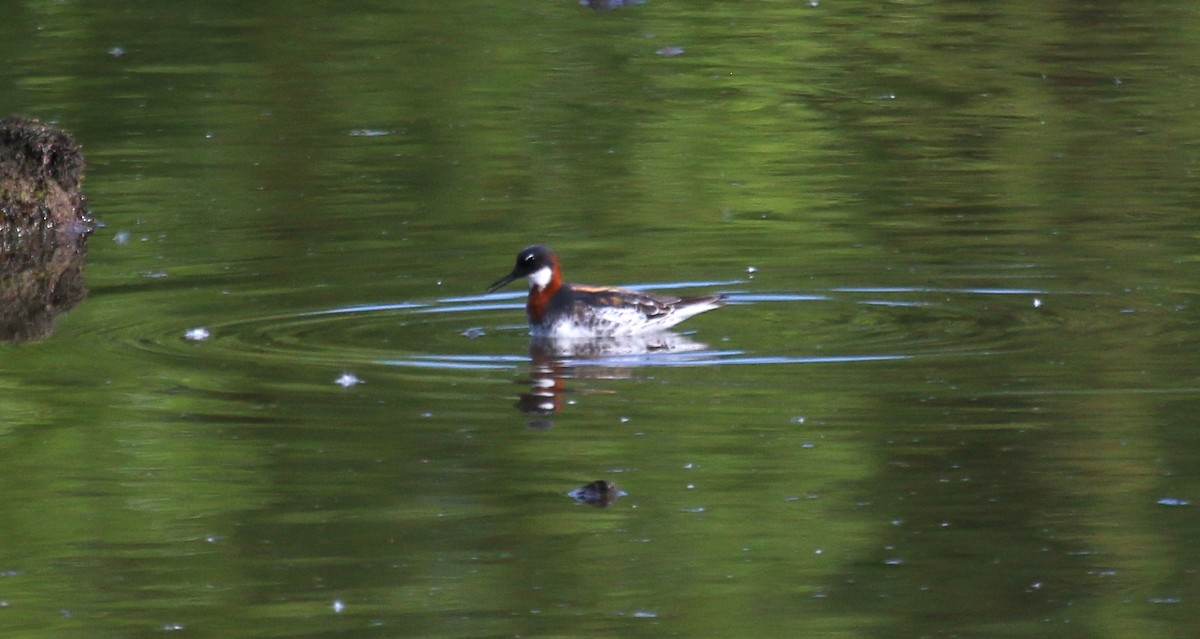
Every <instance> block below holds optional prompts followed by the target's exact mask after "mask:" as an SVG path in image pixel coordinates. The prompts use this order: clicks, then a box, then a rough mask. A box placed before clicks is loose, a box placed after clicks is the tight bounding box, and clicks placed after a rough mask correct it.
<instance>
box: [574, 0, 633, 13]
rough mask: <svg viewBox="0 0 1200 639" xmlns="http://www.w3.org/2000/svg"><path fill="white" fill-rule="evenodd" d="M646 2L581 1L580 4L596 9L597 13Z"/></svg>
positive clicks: (626, 0)
mask: <svg viewBox="0 0 1200 639" xmlns="http://www.w3.org/2000/svg"><path fill="white" fill-rule="evenodd" d="M645 1H646V0H579V4H580V5H582V6H585V7H590V8H592V9H595V10H596V11H612V10H613V9H616V8H617V7H626V6H632V5H635V4H642V3H643V2H645Z"/></svg>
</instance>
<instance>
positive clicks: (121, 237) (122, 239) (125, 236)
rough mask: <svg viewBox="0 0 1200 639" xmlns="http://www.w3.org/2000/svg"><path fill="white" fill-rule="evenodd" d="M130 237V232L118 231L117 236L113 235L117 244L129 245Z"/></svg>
mask: <svg viewBox="0 0 1200 639" xmlns="http://www.w3.org/2000/svg"><path fill="white" fill-rule="evenodd" d="M130 237H131V235H130V233H129V231H117V233H116V235H113V241H114V242H116V243H117V244H128V243H129V238H130Z"/></svg>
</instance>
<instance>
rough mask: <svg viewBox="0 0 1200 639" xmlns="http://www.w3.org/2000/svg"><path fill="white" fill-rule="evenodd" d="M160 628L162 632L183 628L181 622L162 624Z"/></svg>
mask: <svg viewBox="0 0 1200 639" xmlns="http://www.w3.org/2000/svg"><path fill="white" fill-rule="evenodd" d="M162 629H163V631H164V632H175V631H178V630H183V624H181V623H168V624H163V627H162Z"/></svg>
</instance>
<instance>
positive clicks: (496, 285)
mask: <svg viewBox="0 0 1200 639" xmlns="http://www.w3.org/2000/svg"><path fill="white" fill-rule="evenodd" d="M515 279H517V275H515V274H513V273H509V274H508V275H505V276H504V277H502V278H500V279H498V280H496V282H495V283H494V284H492V285H491V286H489V287H488V289H487V290H486V291H484V293H492V292H494V291H495V290H496V289H498V288H500V287H502V286H504V285H506V284H508V283H509V282H511V281H513V280H515Z"/></svg>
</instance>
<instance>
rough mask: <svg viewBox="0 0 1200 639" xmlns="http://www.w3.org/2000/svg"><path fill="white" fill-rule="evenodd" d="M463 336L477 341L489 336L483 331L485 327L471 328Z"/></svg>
mask: <svg viewBox="0 0 1200 639" xmlns="http://www.w3.org/2000/svg"><path fill="white" fill-rule="evenodd" d="M461 335H462V336H463V337H465V338H467V339H476V338H479V337H483V336H484V335H487V331H485V330H483V327H481V326H472V327H471V328H468V329H467V330H465V331H463V332H462V333H461Z"/></svg>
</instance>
